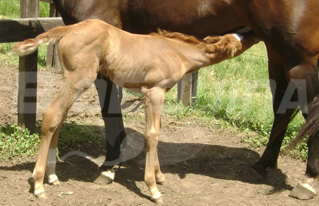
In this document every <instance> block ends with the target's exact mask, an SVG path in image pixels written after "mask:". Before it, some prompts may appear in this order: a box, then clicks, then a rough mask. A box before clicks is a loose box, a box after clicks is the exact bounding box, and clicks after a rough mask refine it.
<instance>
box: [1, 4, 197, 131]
mask: <svg viewBox="0 0 319 206" xmlns="http://www.w3.org/2000/svg"><path fill="white" fill-rule="evenodd" d="M39 1H43V2H48V3H50V18H38V17H39ZM62 25H64V23H63V21H62V18H61V17H59V14H58V13H57V12H56V9H55V7H54V4H53V2H52V0H20V19H8V20H0V43H8V42H18V41H22V40H25V39H28V38H34V37H36V36H37V35H39V34H40V33H43V32H45V31H48V30H50V29H52V28H54V27H56V26H62ZM37 60H38V52H37V51H36V52H35V53H33V54H31V55H28V56H25V57H20V58H19V91H18V125H19V126H21V127H22V128H28V129H29V130H30V131H31V132H34V131H35V122H36V107H37V104H36V100H37V70H38V68H37ZM47 65H48V66H55V67H59V61H58V56H57V55H56V47H55V46H54V45H53V44H51V45H49V46H48V53H47ZM197 74H198V73H197V72H195V73H192V74H187V75H185V76H184V78H183V79H182V81H181V82H180V83H179V84H178V93H177V100H178V101H182V103H183V104H184V105H185V106H191V105H192V104H194V100H195V97H196V87H197Z"/></svg>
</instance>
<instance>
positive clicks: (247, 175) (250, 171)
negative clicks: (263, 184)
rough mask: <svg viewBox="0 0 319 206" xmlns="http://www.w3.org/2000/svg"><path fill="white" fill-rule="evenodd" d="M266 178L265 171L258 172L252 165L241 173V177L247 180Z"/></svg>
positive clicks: (256, 180)
mask: <svg viewBox="0 0 319 206" xmlns="http://www.w3.org/2000/svg"><path fill="white" fill-rule="evenodd" d="M265 178H266V173H264V174H260V173H259V172H257V171H256V170H254V169H253V168H252V167H250V168H249V169H248V170H247V171H246V173H245V174H244V175H243V179H244V180H245V181H247V182H259V181H261V180H263V179H265Z"/></svg>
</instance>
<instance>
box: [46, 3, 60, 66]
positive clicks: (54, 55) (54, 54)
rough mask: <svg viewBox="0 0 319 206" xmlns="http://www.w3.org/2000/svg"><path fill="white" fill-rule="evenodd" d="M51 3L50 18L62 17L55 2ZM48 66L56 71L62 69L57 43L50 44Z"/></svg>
mask: <svg viewBox="0 0 319 206" xmlns="http://www.w3.org/2000/svg"><path fill="white" fill-rule="evenodd" d="M49 3H50V17H60V16H61V15H60V13H59V12H58V11H57V10H56V8H55V5H54V3H53V2H51V1H50V2H49ZM46 65H47V66H48V67H54V68H56V69H60V68H61V67H60V61H59V56H58V47H57V44H55V43H50V44H49V45H48V49H47V61H46Z"/></svg>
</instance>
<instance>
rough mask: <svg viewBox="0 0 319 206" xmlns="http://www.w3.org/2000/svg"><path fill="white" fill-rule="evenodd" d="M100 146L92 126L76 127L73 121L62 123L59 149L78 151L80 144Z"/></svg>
mask: <svg viewBox="0 0 319 206" xmlns="http://www.w3.org/2000/svg"><path fill="white" fill-rule="evenodd" d="M84 143H85V144H92V143H97V144H100V138H99V135H96V134H95V129H94V127H93V126H83V125H77V124H76V123H75V122H74V121H72V122H71V123H64V124H63V126H62V128H61V130H60V134H59V146H58V147H59V148H60V150H63V149H72V150H76V149H78V147H79V145H81V144H84Z"/></svg>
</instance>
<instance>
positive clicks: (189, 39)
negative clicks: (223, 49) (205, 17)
mask: <svg viewBox="0 0 319 206" xmlns="http://www.w3.org/2000/svg"><path fill="white" fill-rule="evenodd" d="M151 35H153V36H163V37H166V38H169V39H177V40H180V41H183V42H186V43H188V44H192V45H195V46H197V47H199V48H200V49H204V51H205V52H208V53H212V52H215V51H216V47H215V46H214V45H213V44H209V43H206V42H205V41H204V40H201V39H198V38H196V37H195V36H191V35H187V34H183V33H179V32H170V31H166V30H161V29H158V33H151Z"/></svg>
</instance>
